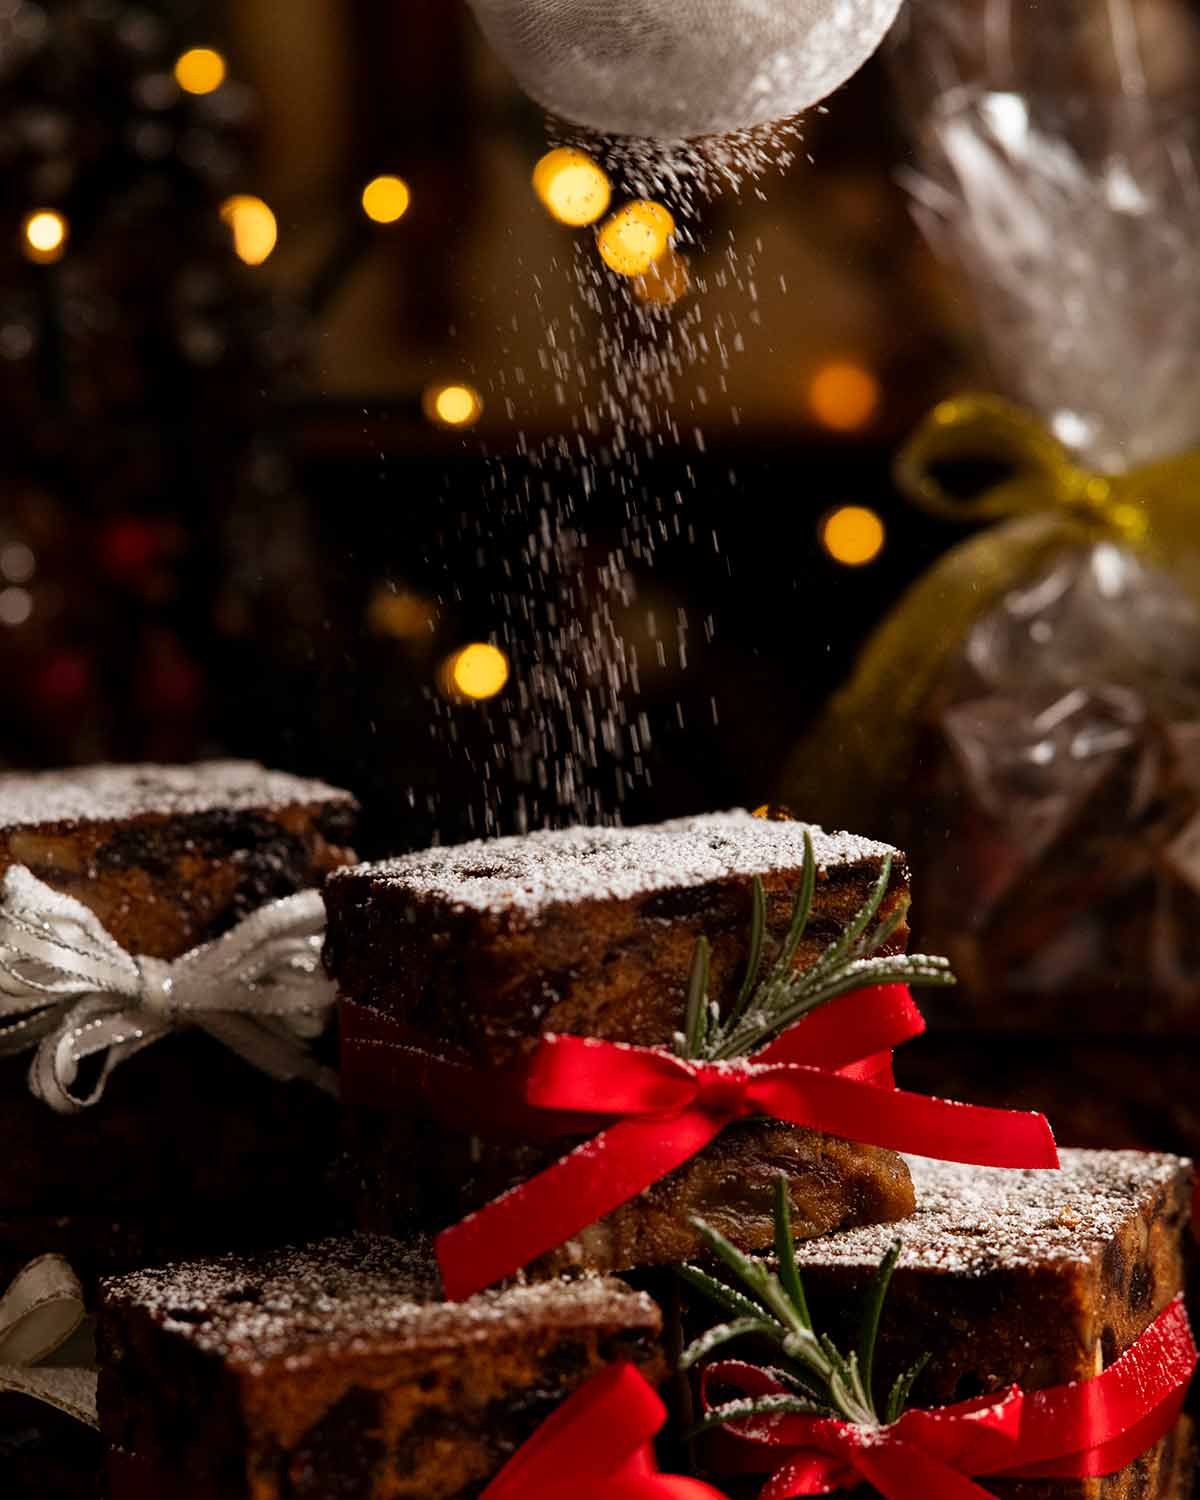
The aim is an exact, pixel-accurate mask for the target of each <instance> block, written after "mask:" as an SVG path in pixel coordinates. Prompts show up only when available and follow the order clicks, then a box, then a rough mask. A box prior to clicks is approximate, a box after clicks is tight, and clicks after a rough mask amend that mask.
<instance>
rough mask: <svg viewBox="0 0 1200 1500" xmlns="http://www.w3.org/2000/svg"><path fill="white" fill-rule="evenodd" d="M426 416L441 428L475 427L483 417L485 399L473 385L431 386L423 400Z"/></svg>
mask: <svg viewBox="0 0 1200 1500" xmlns="http://www.w3.org/2000/svg"><path fill="white" fill-rule="evenodd" d="M421 405H422V407H423V408H424V411H425V415H426V416H427V417H428V418H429V420H430V421H431V422H436V423H437V424H438V425H439V426H441V427H473V426H474V425H475V423H476V422H478V421H479V418H480V417H481V416H482V415H483V397H482V396H481V395H480V394H479V392H478V391H477V390H476V389H475V387H474V386H472V385H461V384H458V383H451V384H449V385H431V386H428V387H427V388H426V390H425V394H424V396H423V397H422V398H421Z"/></svg>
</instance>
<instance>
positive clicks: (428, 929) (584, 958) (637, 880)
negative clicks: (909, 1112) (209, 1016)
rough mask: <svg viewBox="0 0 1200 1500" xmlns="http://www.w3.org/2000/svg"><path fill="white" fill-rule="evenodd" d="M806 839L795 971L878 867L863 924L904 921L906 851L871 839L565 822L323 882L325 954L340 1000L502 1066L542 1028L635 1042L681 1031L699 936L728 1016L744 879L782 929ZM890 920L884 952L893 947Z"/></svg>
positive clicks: (745, 904) (779, 825) (743, 941)
mask: <svg viewBox="0 0 1200 1500" xmlns="http://www.w3.org/2000/svg"><path fill="white" fill-rule="evenodd" d="M806 833H808V834H809V835H810V836H811V838H812V841H813V847H814V852H815V855H816V862H817V887H816V894H815V899H814V902H813V911H812V916H811V918H810V920H809V923H808V926H807V929H806V931H805V936H804V939H803V941H802V943H801V945H800V948H799V950H798V952H797V954H796V966H797V967H798V968H801V969H803V968H805V967H806V966H808V965H810V964H812V963H813V962H814V961H815V960H816V959H817V957H818V956H819V955H820V953H821V951H822V950H823V948H824V947H825V945H826V943H828V942H829V940H830V939H831V938H833V937H836V936H838V935H839V934H840V933H841V932H843V931H844V930H845V928H846V927H847V925H848V924H849V923H850V921H851V919H852V918H853V917H854V916H855V914H856V913H857V912H858V911H859V910H860V909H861V908H862V906H863V905H864V903H865V902H866V900H867V898H868V895H869V894H870V891H871V887H872V885H873V884H874V883H875V881H876V880H877V879H878V877H879V874H880V871H881V869H882V868H883V863H884V861H885V859H886V860H888V861H889V862H890V871H891V873H890V876H889V880H888V886H887V890H886V893H885V894H884V897H883V900H882V902H881V904H880V907H879V911H878V914H877V920H878V921H879V922H881V923H883V922H887V921H888V920H889V919H890V918H891V917H892V916H893V914H894V913H898V914H899V915H900V917H901V919H903V915H904V913H905V912H906V911H907V909H908V903H909V888H908V869H907V866H906V865H905V862H904V857H903V855H901V854H900V853H899V852H898V851H897V850H895V849H890V848H889V847H888V846H887V845H885V844H877V843H873V842H872V841H871V840H869V839H863V838H857V837H855V836H854V835H852V834H847V833H824V832H823V831H822V830H821V829H819V828H810V827H806V825H805V824H803V823H798V822H793V821H775V820H772V819H767V818H761V817H754V816H752V815H751V814H750V813H747V812H729V813H714V814H709V815H705V816H700V817H693V818H681V819H678V820H676V821H675V822H671V823H661V824H657V825H653V826H649V827H641V828H567V829H563V830H561V831H558V832H544V833H531V834H528V835H526V836H525V837H521V838H501V839H493V840H488V841H483V840H481V841H479V842H476V843H471V844H461V845H458V846H457V847H453V848H435V849H428V850H425V851H423V852H421V853H418V854H406V855H402V856H401V857H400V858H398V859H390V860H384V861H381V862H380V863H377V864H369V865H359V866H355V867H352V868H349V869H346V870H344V871H341V872H339V873H338V874H337V876H336V877H334V878H333V879H331V880H330V882H329V888H328V890H327V892H326V902H327V905H328V908H329V939H328V944H327V949H326V953H327V960H328V962H329V965H330V969H331V972H332V973H333V975H334V977H335V978H336V979H337V981H338V984H339V986H340V988H341V990H342V993H343V994H345V995H348V996H349V997H350V998H352V999H354V1000H356V1001H358V1002H360V1003H361V1004H364V1005H371V1006H375V1007H377V1008H378V1009H380V1010H382V1011H384V1012H385V1013H386V1014H388V1015H390V1016H394V1017H396V1018H397V1019H399V1020H402V1021H404V1022H406V1023H408V1024H409V1025H411V1026H414V1027H417V1028H419V1029H421V1030H422V1031H425V1032H428V1033H429V1034H430V1035H431V1036H435V1037H437V1038H438V1039H439V1040H440V1041H444V1042H447V1043H449V1044H452V1045H455V1046H458V1047H461V1048H462V1049H464V1051H466V1052H468V1053H469V1054H470V1055H471V1056H472V1057H473V1058H474V1059H475V1060H476V1061H477V1062H480V1063H487V1064H492V1065H494V1064H498V1063H504V1062H508V1061H510V1060H511V1059H512V1058H513V1056H514V1054H517V1053H519V1052H521V1051H522V1050H527V1049H528V1048H529V1046H530V1045H531V1043H532V1042H534V1041H536V1039H537V1038H538V1037H539V1036H541V1035H543V1034H545V1033H546V1032H564V1033H571V1034H576V1035H580V1036H596V1037H606V1038H608V1039H609V1040H611V1041H617V1042H632V1043H635V1044H638V1045H641V1046H649V1047H653V1046H659V1045H662V1044H666V1043H670V1042H671V1040H672V1038H673V1037H674V1035H675V1033H676V1032H678V1031H679V1029H680V1023H681V1018H682V1016H683V1008H684V995H685V991H686V988H687V979H688V970H689V966H690V964H691V961H692V954H693V951H694V949H695V945H696V940H697V939H698V938H700V937H704V938H706V939H707V941H708V942H709V944H710V945H711V948H712V956H711V961H710V967H709V993H710V995H711V996H712V998H713V999H714V1000H715V1001H717V1002H718V1003H719V1004H721V1005H722V1006H723V1007H724V1006H727V1005H728V1004H729V1003H730V1002H731V1001H732V1000H733V998H734V996H735V994H736V993H737V990H738V986H739V985H740V983H741V980H742V975H743V973H744V971H745V964H746V957H747V934H748V928H749V924H748V914H749V911H750V884H751V880H752V878H753V877H754V876H756V875H757V876H760V877H761V879H762V883H763V886H764V888H765V890H766V895H767V911H766V926H767V931H768V933H769V934H770V935H771V936H773V937H775V938H776V939H779V938H782V936H783V934H784V933H785V932H786V931H787V927H788V922H789V920H790V918H791V915H792V907H793V904H794V902H795V898H796V892H797V889H798V887H799V884H800V876H801V870H802V867H803V863H804V849H805V844H804V837H805V834H806ZM907 938H908V928H907V925H906V923H905V922H904V921H903V920H901V921H900V922H899V925H898V926H897V927H896V928H895V930H894V931H893V932H892V934H891V937H890V939H889V942H888V944H887V946H886V947H885V949H884V950H883V951H885V952H901V951H903V949H904V946H905V944H906V942H907Z"/></svg>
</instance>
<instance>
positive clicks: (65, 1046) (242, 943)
mask: <svg viewBox="0 0 1200 1500" xmlns="http://www.w3.org/2000/svg"><path fill="white" fill-rule="evenodd" d="M324 930H325V905H324V902H323V901H322V899H321V895H320V893H319V892H318V891H314V890H309V891H301V892H299V893H298V894H297V895H294V896H287V897H285V898H284V899H283V900H280V901H274V902H272V903H270V904H269V905H267V906H263V907H260V908H259V909H258V910H257V911H255V912H253V913H251V915H250V916H248V917H247V918H246V919H245V920H244V921H243V922H241V923H239V924H238V926H236V927H234V928H233V929H232V930H231V931H229V932H227V933H224V934H223V935H222V936H221V937H219V938H216V939H214V940H213V941H212V942H210V943H205V944H203V945H202V946H201V947H198V948H193V949H192V950H191V951H190V952H188V953H185V954H184V955H183V957H182V958H177V959H174V960H172V961H170V962H167V961H164V960H162V959H156V958H148V957H135V956H134V955H132V954H129V953H127V952H126V951H125V950H124V949H123V948H122V947H121V946H120V945H119V944H118V943H117V942H116V941H115V940H114V939H113V938H112V937H111V936H110V935H109V934H108V933H107V932H106V931H105V929H104V927H103V926H102V925H101V923H100V921H99V919H98V918H97V917H96V915H95V914H94V913H93V912H91V911H89V910H88V908H87V907H86V906H84V905H83V904H82V903H81V902H79V901H76V900H75V899H74V898H73V897H71V896H67V895H64V894H63V893H62V892H61V891H55V890H52V889H51V888H50V887H49V886H48V885H45V884H44V883H43V882H42V881H40V880H38V879H37V878H36V876H34V875H32V874H31V873H30V872H29V871H28V870H27V869H25V868H24V866H21V865H14V866H12V867H10V868H9V869H8V870H7V871H6V872H5V874H4V877H3V879H2V880H0V1056H6V1055H13V1054H16V1053H20V1052H24V1051H26V1050H27V1049H29V1048H36V1049H37V1050H36V1053H35V1055H34V1058H33V1061H32V1063H31V1064H30V1069H29V1086H30V1089H31V1090H32V1091H33V1093H34V1094H35V1095H36V1096H37V1097H38V1098H39V1099H42V1100H44V1101H45V1103H47V1104H48V1105H49V1106H50V1107H51V1109H54V1110H56V1111H57V1112H58V1113H59V1114H74V1113H76V1112H78V1111H79V1110H81V1109H85V1108H87V1107H88V1106H89V1105H91V1104H95V1103H96V1101H97V1100H98V1099H99V1098H100V1097H101V1095H102V1094H103V1093H104V1088H105V1085H106V1083H107V1081H108V1078H109V1075H110V1074H111V1073H112V1071H113V1070H114V1069H115V1068H116V1067H118V1066H119V1065H120V1064H121V1063H122V1062H125V1061H126V1060H127V1059H129V1058H130V1057H132V1056H133V1055H134V1054H135V1053H137V1052H140V1051H141V1050H142V1048H144V1047H149V1046H151V1045H152V1044H153V1043H154V1042H157V1041H159V1040H161V1039H162V1038H163V1037H165V1036H168V1035H169V1034H170V1033H171V1032H173V1031H175V1030H177V1029H178V1028H180V1027H183V1026H195V1027H197V1028H199V1029H200V1030H202V1031H205V1032H207V1033H208V1034H209V1035H210V1036H212V1037H215V1038H216V1040H217V1041H219V1042H221V1043H222V1044H223V1045H224V1046H226V1047H228V1048H229V1049H230V1050H231V1051H233V1052H235V1053H237V1055H238V1056H239V1057H241V1058H243V1059H244V1060H245V1061H246V1062H248V1063H250V1064H251V1065H252V1066H254V1067H256V1068H258V1069H260V1070H261V1071H262V1072H264V1073H267V1074H269V1075H270V1076H271V1077H272V1078H277V1079H281V1080H290V1079H304V1080H306V1081H307V1082H309V1083H312V1084H314V1085H316V1086H317V1087H318V1088H322V1089H324V1090H326V1091H327V1092H329V1093H336V1091H337V1075H336V1074H335V1073H334V1072H333V1070H332V1069H329V1068H326V1067H323V1066H321V1065H320V1064H319V1063H318V1062H317V1061H316V1060H315V1059H314V1058H313V1056H312V1055H311V1053H310V1052H309V1050H308V1046H307V1043H308V1042H309V1041H311V1040H312V1039H313V1038H315V1037H317V1036H319V1035H320V1034H321V1032H322V1031H323V1030H324V1028H325V1024H326V1021H327V1020H328V1017H329V1012H330V1009H331V1007H332V1005H333V1001H334V992H333V987H332V985H331V983H330V981H329V980H328V979H327V978H326V976H325V973H324V971H323V969H322V967H321V945H322V941H323V937H324ZM97 1055H102V1057H103V1062H102V1064H101V1067H100V1071H99V1076H98V1077H97V1079H96V1081H95V1083H94V1085H93V1087H92V1088H91V1090H90V1092H88V1093H86V1094H84V1095H82V1096H81V1095H80V1094H78V1093H77V1092H75V1088H74V1086H75V1083H76V1081H77V1079H78V1077H79V1071H80V1066H81V1064H82V1063H84V1061H85V1060H86V1059H87V1058H89V1057H94V1056H97Z"/></svg>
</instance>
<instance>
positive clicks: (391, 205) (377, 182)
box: [362, 177, 412, 224]
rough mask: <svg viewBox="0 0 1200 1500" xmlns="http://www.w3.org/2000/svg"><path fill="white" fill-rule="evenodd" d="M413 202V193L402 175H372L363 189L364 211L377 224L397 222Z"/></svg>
mask: <svg viewBox="0 0 1200 1500" xmlns="http://www.w3.org/2000/svg"><path fill="white" fill-rule="evenodd" d="M411 202H412V193H411V192H409V188H408V183H407V182H405V181H404V179H403V178H402V177H372V179H371V181H370V182H368V183H367V185H366V187H365V188H363V190H362V206H363V213H365V214H366V216H367V218H368V219H373V220H374V222H375V223H376V224H395V223H396V221H397V220H398V219H402V218H403V217H404V215H405V214H406V213H407V212H408V205H409V204H410V203H411Z"/></svg>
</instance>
